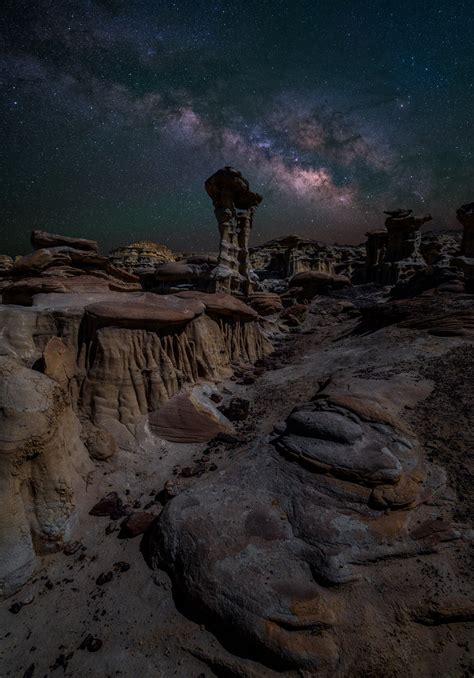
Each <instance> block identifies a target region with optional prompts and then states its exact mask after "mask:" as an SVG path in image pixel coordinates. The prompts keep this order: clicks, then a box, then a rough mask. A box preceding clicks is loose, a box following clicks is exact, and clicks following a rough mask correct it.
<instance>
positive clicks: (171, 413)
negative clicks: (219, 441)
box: [149, 389, 234, 443]
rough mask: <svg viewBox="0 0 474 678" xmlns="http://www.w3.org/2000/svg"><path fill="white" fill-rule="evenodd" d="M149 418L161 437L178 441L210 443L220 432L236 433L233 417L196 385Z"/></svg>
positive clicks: (152, 427) (152, 428)
mask: <svg viewBox="0 0 474 678" xmlns="http://www.w3.org/2000/svg"><path fill="white" fill-rule="evenodd" d="M149 422H150V429H151V430H152V431H153V433H155V434H156V435H157V436H158V437H159V438H163V439H164V440H171V441H173V442H178V443H201V442H204V443H207V442H208V441H209V440H211V439H212V438H215V436H217V435H218V434H219V433H226V434H232V433H234V428H233V426H232V424H231V423H230V421H229V420H228V419H226V417H225V416H224V415H223V414H221V412H219V410H218V409H217V408H216V407H215V406H214V405H213V404H212V401H211V400H209V398H206V397H205V396H204V395H203V394H202V393H201V392H199V391H198V390H196V389H194V390H193V391H191V392H188V393H178V394H177V395H175V396H173V397H172V398H171V399H170V400H168V402H167V403H165V404H164V405H163V406H162V407H160V409H159V410H157V411H156V412H152V413H151V414H150V417H149Z"/></svg>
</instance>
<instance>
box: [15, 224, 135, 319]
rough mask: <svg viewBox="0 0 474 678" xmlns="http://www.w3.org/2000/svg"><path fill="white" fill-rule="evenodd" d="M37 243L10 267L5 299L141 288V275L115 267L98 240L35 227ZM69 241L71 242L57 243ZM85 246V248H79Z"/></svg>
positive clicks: (28, 301)
mask: <svg viewBox="0 0 474 678" xmlns="http://www.w3.org/2000/svg"><path fill="white" fill-rule="evenodd" d="M32 242H33V243H34V246H35V247H39V246H40V245H41V244H43V243H45V242H47V243H49V242H51V243H53V244H52V246H48V247H39V249H36V250H35V251H34V252H33V253H31V254H27V255H25V256H23V257H20V258H19V259H17V260H16V261H15V263H14V264H13V266H12V267H11V268H10V269H9V270H8V272H7V273H8V277H9V279H10V280H11V282H10V283H9V284H8V285H7V286H5V287H4V288H3V303H6V304H20V305H25V306H28V305H31V304H32V303H33V298H34V296H35V295H37V294H51V293H63V294H64V293H68V292H72V293H76V294H93V293H101V292H102V293H103V292H106V291H114V292H133V291H137V290H140V289H141V285H140V284H139V281H138V278H137V277H136V276H133V275H132V274H130V273H127V272H126V271H123V270H121V269H118V268H115V267H114V266H113V265H112V264H111V263H110V261H109V259H108V258H107V257H103V256H101V255H99V254H98V253H97V243H95V242H93V241H90V240H86V241H83V240H81V239H78V238H66V237H63V236H59V235H53V234H49V233H44V232H43V231H34V232H33V235H32ZM58 242H59V243H63V242H67V243H69V244H59V245H58V244H56V243H58ZM79 247H84V248H85V249H79Z"/></svg>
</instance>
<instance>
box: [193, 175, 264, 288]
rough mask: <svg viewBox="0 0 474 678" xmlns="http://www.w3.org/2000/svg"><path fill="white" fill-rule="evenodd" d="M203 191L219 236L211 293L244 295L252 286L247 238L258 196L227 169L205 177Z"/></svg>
mask: <svg viewBox="0 0 474 678" xmlns="http://www.w3.org/2000/svg"><path fill="white" fill-rule="evenodd" d="M205 189H206V192H207V194H208V195H209V197H210V198H211V200H212V203H213V205H214V214H215V216H216V219H217V223H218V226H219V233H220V246H219V258H218V265H217V267H216V269H215V270H214V272H213V277H214V280H215V283H216V289H215V291H217V292H219V291H220V292H240V293H242V294H244V295H248V294H249V293H250V292H251V291H252V290H253V289H254V287H255V284H256V278H255V276H254V275H253V272H252V268H251V266H250V258H249V238H250V232H251V229H252V222H253V216H254V212H255V209H256V208H257V206H258V205H259V204H260V203H261V202H262V196H261V195H259V194H258V193H254V192H253V191H251V190H250V187H249V183H248V181H247V179H245V178H244V177H243V176H242V174H241V173H240V172H238V171H237V170H235V169H233V168H232V167H228V166H226V167H224V168H223V169H220V170H218V171H217V172H216V173H215V174H213V175H212V176H211V177H209V178H208V179H207V180H206V182H205Z"/></svg>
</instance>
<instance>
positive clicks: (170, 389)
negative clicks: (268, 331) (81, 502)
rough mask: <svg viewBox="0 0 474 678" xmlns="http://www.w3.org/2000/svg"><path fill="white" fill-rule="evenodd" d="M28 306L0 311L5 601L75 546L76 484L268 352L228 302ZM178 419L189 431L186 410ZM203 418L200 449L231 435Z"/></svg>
mask: <svg viewBox="0 0 474 678" xmlns="http://www.w3.org/2000/svg"><path fill="white" fill-rule="evenodd" d="M39 251H40V252H41V251H42V250H39ZM78 277H80V276H78ZM30 303H31V305H30V306H18V305H10V304H7V305H0V326H1V327H2V333H1V336H0V500H1V501H2V505H3V511H2V512H1V515H0V597H2V596H5V595H10V594H11V593H13V592H14V591H16V590H17V589H18V588H19V587H21V586H22V585H23V584H24V583H25V582H26V581H27V580H28V579H29V578H30V576H31V575H32V573H33V571H34V569H35V568H36V563H37V556H38V555H43V554H47V553H52V552H54V551H58V550H61V549H62V548H63V546H64V545H65V544H67V543H68V542H69V541H71V540H72V539H73V538H74V531H75V528H76V523H77V511H76V496H75V484H74V479H75V478H76V477H77V470H78V468H81V467H82V468H85V467H87V468H88V464H90V460H89V457H90V458H92V459H94V460H100V461H105V460H107V459H108V458H109V457H112V456H113V455H114V454H115V452H116V449H117V447H120V446H121V443H122V442H123V441H124V440H125V441H126V442H127V444H130V446H131V448H132V449H134V447H135V444H136V442H135V438H134V435H135V432H136V430H137V428H138V426H139V425H143V424H144V422H145V421H146V420H147V417H148V416H150V417H151V416H152V415H153V414H155V415H156V416H155V420H154V421H155V424H156V425H157V426H158V424H159V426H158V428H157V435H159V432H160V431H161V432H163V431H164V428H163V417H161V418H160V416H159V415H158V414H157V413H158V411H159V409H160V408H161V407H162V406H163V405H164V404H165V403H167V402H168V401H169V400H170V399H171V398H172V397H173V396H174V395H175V394H177V393H179V391H180V390H181V388H182V387H185V386H188V385H190V384H195V383H197V382H201V381H202V380H209V381H214V380H221V379H223V378H225V377H229V376H230V375H231V374H232V371H233V366H234V365H235V364H238V363H246V364H248V363H253V362H255V361H256V360H258V359H259V358H263V357H264V356H265V355H267V354H268V353H269V352H270V351H271V344H270V342H269V340H268V339H266V337H265V336H264V335H263V333H262V331H261V330H260V326H259V321H258V314H257V312H256V311H254V310H253V309H252V308H250V307H249V306H247V305H246V304H244V303H243V302H242V301H241V300H240V299H237V298H235V297H232V296H230V295H227V294H223V293H220V294H200V293H199V292H188V293H183V294H182V295H181V296H177V295H155V294H150V293H144V292H140V293H132V294H124V293H123V292H120V293H117V292H111V291H109V290H108V289H107V288H105V289H103V291H102V292H101V293H99V291H98V290H97V289H95V290H93V291H92V292H87V293H83V294H79V293H77V292H74V293H71V292H70V293H66V292H64V291H63V292H61V293H56V294H54V293H52V294H44V293H42V294H40V295H32V297H31V299H30ZM177 402H178V404H179V403H182V399H180V400H179V401H177ZM193 402H194V401H193ZM175 403H176V401H175ZM185 404H186V403H185ZM188 409H189V408H188ZM198 410H199V407H198ZM171 411H172V412H174V414H175V415H176V416H178V418H179V416H181V419H183V416H182V415H183V407H181V408H178V409H177V410H176V408H175V409H173V408H171ZM184 412H185V413H188V410H187V409H186V408H184ZM205 414H206V415H207V418H206V417H205V416H204V415H203V414H202V412H200V410H199V411H197V412H196V413H195V416H194V419H193V420H190V421H189V422H188V421H187V419H188V416H187V414H186V416H185V420H186V423H190V424H192V425H193V426H194V430H193V433H194V436H195V437H196V436H198V434H199V436H201V438H202V437H203V436H205V434H207V433H209V431H210V432H211V433H212V432H213V431H214V430H225V427H224V424H225V422H224V423H223V422H222V421H220V420H219V416H218V414H219V413H217V412H211V413H210V414H209V413H208V412H207V410H206V413H205ZM211 424H212V426H211ZM167 426H168V428H167V436H168V437H167V438H166V439H167V440H169V439H178V438H179V439H184V438H185V437H186V435H188V434H189V432H188V433H187V432H186V430H180V431H174V438H172V436H173V430H170V422H169V421H168V424H167ZM219 427H220V428H219ZM171 428H172V427H171Z"/></svg>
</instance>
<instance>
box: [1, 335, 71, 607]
mask: <svg viewBox="0 0 474 678" xmlns="http://www.w3.org/2000/svg"><path fill="white" fill-rule="evenodd" d="M17 329H18V328H17ZM0 372H1V390H0V430H1V433H0V456H1V469H0V486H1V496H2V505H3V510H2V514H1V517H0V596H5V595H9V594H11V593H12V592H14V591H15V590H16V589H17V588H18V587H19V586H20V585H21V584H23V583H24V582H25V581H26V580H27V579H28V577H29V576H30V575H31V574H32V572H33V570H34V568H35V565H36V554H45V553H52V552H54V551H57V550H59V549H61V547H62V546H63V544H64V543H66V542H67V541H68V540H69V539H71V536H72V533H73V529H74V527H75V525H76V519H77V516H76V505H75V501H74V492H73V486H72V482H71V457H74V456H75V455H77V456H78V458H80V455H81V452H82V443H81V441H80V439H79V422H78V420H77V418H76V416H75V415H74V413H73V411H72V409H71V407H70V404H69V403H68V399H67V397H66V394H65V392H64V391H63V389H62V388H61V387H60V386H59V385H58V384H57V383H56V382H55V381H53V380H52V379H50V378H48V377H47V376H46V375H44V374H41V373H40V372H37V371H35V370H32V369H29V368H27V367H25V366H23V365H21V364H20V363H18V361H17V360H15V359H14V358H12V357H9V356H2V357H1V358H0Z"/></svg>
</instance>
